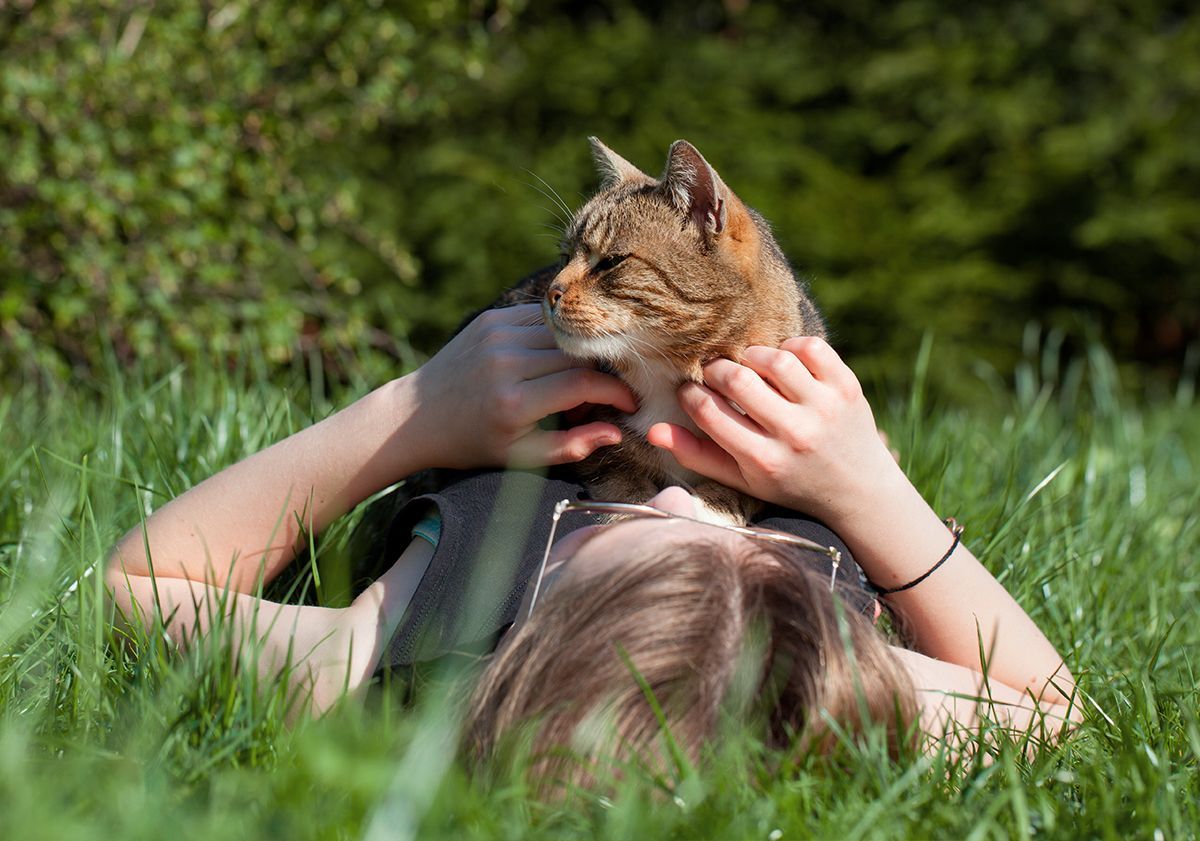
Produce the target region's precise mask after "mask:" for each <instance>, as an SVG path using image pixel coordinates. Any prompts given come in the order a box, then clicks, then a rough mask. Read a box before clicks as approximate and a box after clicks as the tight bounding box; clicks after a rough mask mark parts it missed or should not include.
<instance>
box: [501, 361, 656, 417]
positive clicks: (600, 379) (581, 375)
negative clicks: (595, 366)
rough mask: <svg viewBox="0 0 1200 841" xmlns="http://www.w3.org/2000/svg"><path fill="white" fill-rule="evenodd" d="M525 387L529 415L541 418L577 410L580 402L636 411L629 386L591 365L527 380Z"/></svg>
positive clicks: (625, 410) (634, 400)
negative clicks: (568, 410)
mask: <svg viewBox="0 0 1200 841" xmlns="http://www.w3.org/2000/svg"><path fill="white" fill-rule="evenodd" d="M523 388H524V390H525V399H526V401H527V404H526V405H528V406H529V411H530V415H531V416H536V417H538V418H544V417H546V416H547V415H553V414H557V413H558V412H565V411H566V410H567V409H574V408H575V407H576V406H578V405H579V404H581V403H597V404H603V405H605V406H615V407H616V408H618V409H620V410H621V411H622V412H636V411H637V399H636V398H635V397H634V396H633V392H632V391H630V390H629V386H627V385H625V383H623V382H621V381H620V380H618V379H617V378H616V377H614V376H612V375H611V374H601V373H600V372H599V371H593V370H592V369H591V368H570V369H568V370H566V371H559V372H557V373H554V374H549V375H547V376H545V377H539V378H538V379H536V380H528V381H527V382H525V383H524V385H523Z"/></svg>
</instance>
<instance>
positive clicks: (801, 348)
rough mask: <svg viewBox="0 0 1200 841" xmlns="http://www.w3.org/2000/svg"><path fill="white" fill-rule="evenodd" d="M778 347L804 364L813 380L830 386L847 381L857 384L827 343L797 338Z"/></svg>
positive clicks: (813, 339)
mask: <svg viewBox="0 0 1200 841" xmlns="http://www.w3.org/2000/svg"><path fill="white" fill-rule="evenodd" d="M780 347H781V348H782V349H783V350H786V351H790V352H791V353H792V354H794V355H795V357H796V358H797V359H798V360H800V361H801V362H802V363H804V367H805V368H807V369H808V370H809V372H810V373H811V374H812V375H813V378H814V379H816V380H818V381H820V382H823V383H826V384H828V385H832V386H839V385H845V384H846V381H847V379H849V380H851V381H853V382H854V383H855V384H856V385H857V384H858V380H857V378H856V377H855V376H854V372H852V371H851V370H850V367H849V366H848V365H846V363H845V362H843V361H842V358H841V357H840V356H838V355H837V351H835V350H834V349H833V348H832V347H830V346H829V343H828V342H826V341H825V340H824V339H821V338H818V337H816V336H798V337H796V338H794V339H788V340H787V341H785V342H784V343H783V344H782V345H780Z"/></svg>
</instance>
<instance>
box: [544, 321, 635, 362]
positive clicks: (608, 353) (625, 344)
mask: <svg viewBox="0 0 1200 841" xmlns="http://www.w3.org/2000/svg"><path fill="white" fill-rule="evenodd" d="M554 341H555V342H557V343H558V347H559V350H561V351H562V352H563V353H565V354H566V355H567V356H573V357H575V358H576V359H583V360H587V361H589V362H610V363H612V362H620V361H621V360H622V359H626V358H628V357H629V356H630V355H632V353H633V348H632V343H631V342H630V341H629V339H628V338H627V337H625V336H623V335H621V334H620V333H608V334H606V335H603V336H581V335H579V334H578V333H568V332H566V331H564V330H562V329H561V328H559V327H554Z"/></svg>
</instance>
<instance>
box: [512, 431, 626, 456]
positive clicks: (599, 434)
mask: <svg viewBox="0 0 1200 841" xmlns="http://www.w3.org/2000/svg"><path fill="white" fill-rule="evenodd" d="M620 441H621V430H620V429H619V428H617V427H616V426H613V425H612V424H611V423H600V422H598V421H597V422H596V423H588V424H584V425H583V426H576V427H573V428H571V429H563V430H559V431H555V432H548V431H543V430H536V431H534V432H531V433H529V434H528V435H526V436H524V437H523V438H521V439H520V440H518V441H517V442H516V443H515V444H513V446H512V449H511V450H510V451H509V455H508V462H509V466H511V467H541V466H543V465H551V464H568V463H570V462H574V461H581V460H583V459H585V458H587V457H588V456H590V455H591V454H592V453H594V452H595V451H596V450H598V449H600V448H601V447H608V446H611V445H613V444H618V443H620Z"/></svg>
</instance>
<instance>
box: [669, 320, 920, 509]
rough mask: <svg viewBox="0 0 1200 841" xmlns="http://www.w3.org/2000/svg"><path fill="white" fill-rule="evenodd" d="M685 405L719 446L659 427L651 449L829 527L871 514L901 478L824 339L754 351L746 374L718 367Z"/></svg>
mask: <svg viewBox="0 0 1200 841" xmlns="http://www.w3.org/2000/svg"><path fill="white" fill-rule="evenodd" d="M679 402H680V405H681V406H682V407H683V409H684V410H685V411H686V412H687V413H688V415H689V417H691V419H692V420H693V421H695V423H696V425H697V426H698V427H699V428H700V430H701V431H702V432H703V433H704V434H705V435H707V436H708V438H709V439H711V440H706V439H702V438H699V437H697V436H696V435H694V434H692V433H691V432H690V431H688V430H687V429H685V428H683V427H681V426H677V425H674V424H665V423H660V424H655V425H654V426H652V427H651V428H650V431H649V433H648V436H647V437H648V438H649V440H650V443H651V444H653V445H655V446H657V447H661V448H662V449H664V450H667V451H668V452H670V453H671V454H672V455H673V456H674V457H675V459H676V461H678V462H679V464H680V465H681V466H683V467H685V468H687V469H690V470H694V471H696V472H697V473H701V474H703V475H705V476H709V477H711V478H713V479H716V480H717V481H719V482H722V483H724V484H726V485H729V486H731V487H734V488H737V489H738V490H741V491H743V492H745V493H748V494H751V495H752V496H756V497H758V498H760V499H764V500H767V501H770V502H776V503H779V504H780V505H783V506H786V507H788V508H794V509H797V510H801V511H805V512H807V513H809V514H813V515H815V516H818V517H821V518H822V519H825V520H826V522H829V523H830V524H831V525H832V524H834V523H836V522H838V521H839V520H841V519H842V518H844V517H850V516H857V515H859V514H861V513H862V509H863V508H864V507H869V505H870V503H869V501H868V499H867V498H868V497H869V495H870V493H872V492H874V491H876V490H877V489H878V486H879V483H880V481H881V480H883V479H884V478H888V479H891V478H899V479H902V478H903V474H900V473H899V468H898V467H897V465H896V463H895V461H894V460H893V458H892V456H891V454H890V453H889V451H888V449H887V447H886V445H885V444H883V442H882V441H881V440H880V437H879V433H878V432H877V430H876V427H875V419H874V417H873V416H872V414H871V407H870V406H869V405H868V404H867V401H866V398H865V397H863V393H862V388H861V386H860V385H859V383H858V378H857V377H855V376H854V372H853V371H851V370H850V368H849V367H848V366H847V365H846V363H845V362H843V361H842V360H841V358H840V357H839V356H838V355H837V353H836V352H835V351H834V350H833V348H831V347H830V346H829V345H828V344H827V343H826V342H825V341H824V340H822V339H818V338H815V337H801V338H794V339H788V340H787V341H785V342H784V343H783V344H782V345H781V346H780V347H779V348H770V347H750V348H747V349H746V351H745V353H744V354H743V357H742V363H741V364H738V363H736V362H731V361H730V360H728V359H717V360H714V361H713V362H710V363H709V364H708V365H706V366H705V367H704V385H697V384H694V383H688V384H685V385H684V386H682V387H681V388H680V390H679ZM734 404H736V406H735V405H734ZM738 408H740V409H741V410H742V411H738ZM743 412H744V414H743ZM897 474H899V476H897Z"/></svg>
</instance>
